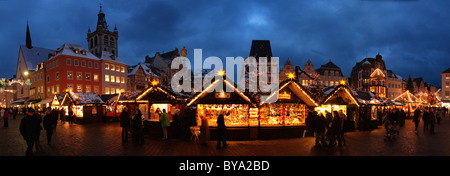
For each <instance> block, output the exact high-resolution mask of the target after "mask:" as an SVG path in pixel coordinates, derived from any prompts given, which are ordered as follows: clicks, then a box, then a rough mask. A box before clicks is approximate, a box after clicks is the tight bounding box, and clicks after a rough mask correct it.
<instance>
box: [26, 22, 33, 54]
mask: <svg viewBox="0 0 450 176" xmlns="http://www.w3.org/2000/svg"><path fill="white" fill-rule="evenodd" d="M25 44H26V46H27V48H28V49H31V48H32V47H33V46H32V45H31V35H30V28H29V27H28V21H27V37H26V39H25Z"/></svg>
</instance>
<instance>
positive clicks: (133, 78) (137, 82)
mask: <svg viewBox="0 0 450 176" xmlns="http://www.w3.org/2000/svg"><path fill="white" fill-rule="evenodd" d="M149 67H150V64H149V63H138V64H136V65H133V66H129V67H128V81H127V82H128V83H127V90H129V91H143V90H145V89H147V88H148V87H150V86H151V82H152V81H156V82H159V76H158V75H156V74H154V73H152V71H151V70H150V68H149Z"/></svg>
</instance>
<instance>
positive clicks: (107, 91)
mask: <svg viewBox="0 0 450 176" xmlns="http://www.w3.org/2000/svg"><path fill="white" fill-rule="evenodd" d="M121 91H122V92H125V89H119V88H114V87H111V88H109V87H105V94H119V93H120V92H121Z"/></svg>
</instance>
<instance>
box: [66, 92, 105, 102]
mask: <svg viewBox="0 0 450 176" xmlns="http://www.w3.org/2000/svg"><path fill="white" fill-rule="evenodd" d="M70 100H72V103H74V104H104V103H105V102H104V101H103V100H102V99H101V98H100V96H98V94H96V93H84V92H70V93H66V95H65V96H64V99H63V102H62V103H61V104H62V105H66V104H68V103H66V102H68V101H70Z"/></svg>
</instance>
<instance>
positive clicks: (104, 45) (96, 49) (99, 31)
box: [87, 4, 119, 57]
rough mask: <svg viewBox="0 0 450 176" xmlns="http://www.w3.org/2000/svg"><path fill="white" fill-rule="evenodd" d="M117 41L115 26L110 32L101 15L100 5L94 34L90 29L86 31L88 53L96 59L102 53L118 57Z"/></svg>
mask: <svg viewBox="0 0 450 176" xmlns="http://www.w3.org/2000/svg"><path fill="white" fill-rule="evenodd" d="M118 39H119V32H118V31H117V26H115V27H114V31H113V32H111V31H109V29H108V24H107V23H106V19H105V13H103V10H102V5H101V4H100V11H99V12H98V20H97V28H96V29H95V31H94V32H91V28H89V29H88V33H87V41H88V45H89V47H88V48H89V52H91V53H92V54H94V55H95V56H97V57H101V56H102V52H104V51H107V52H109V53H111V54H112V55H113V56H115V57H117V56H118V50H117V40H118Z"/></svg>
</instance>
